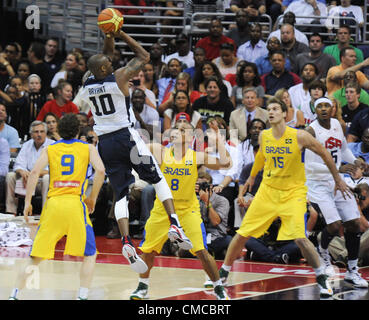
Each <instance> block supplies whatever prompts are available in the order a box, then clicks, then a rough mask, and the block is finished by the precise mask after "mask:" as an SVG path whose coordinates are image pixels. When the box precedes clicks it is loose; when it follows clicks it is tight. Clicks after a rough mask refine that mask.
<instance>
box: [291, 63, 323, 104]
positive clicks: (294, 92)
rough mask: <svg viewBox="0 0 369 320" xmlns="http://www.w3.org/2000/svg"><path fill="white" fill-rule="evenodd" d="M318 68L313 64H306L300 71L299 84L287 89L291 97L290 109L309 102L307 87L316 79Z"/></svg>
mask: <svg viewBox="0 0 369 320" xmlns="http://www.w3.org/2000/svg"><path fill="white" fill-rule="evenodd" d="M317 75H318V68H317V66H316V65H315V64H314V63H311V62H307V63H306V64H305V65H304V66H303V67H302V70H301V80H302V83H299V84H297V85H295V86H293V87H291V88H289V89H288V93H289V94H290V97H291V102H292V107H294V108H298V107H299V106H300V105H301V104H302V103H303V102H305V101H310V93H309V86H310V84H311V83H312V82H313V81H314V80H315V79H317Z"/></svg>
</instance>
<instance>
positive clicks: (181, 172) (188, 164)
mask: <svg viewBox="0 0 369 320" xmlns="http://www.w3.org/2000/svg"><path fill="white" fill-rule="evenodd" d="M161 171H162V173H163V175H164V177H165V179H166V181H167V183H168V185H169V187H170V189H171V191H172V195H173V200H174V207H175V208H176V213H177V215H178V218H179V221H180V223H181V226H182V227H183V230H184V231H185V233H186V235H187V237H188V238H189V239H190V240H191V242H192V244H193V248H192V249H191V252H192V253H195V252H197V251H199V250H203V249H204V248H206V249H207V246H206V231H205V227H204V223H203V221H202V219H201V214H200V203H199V200H198V199H197V197H196V193H195V185H196V181H197V162H196V152H195V151H194V150H192V149H190V148H189V149H187V151H186V154H185V156H184V157H183V158H182V159H181V160H180V161H178V160H176V159H174V155H173V149H172V148H171V147H168V148H165V153H164V158H163V161H162V165H161ZM169 226H170V222H169V219H168V215H167V213H166V211H165V208H164V206H163V204H162V202H161V201H160V200H159V199H158V198H157V197H156V199H155V202H154V207H153V209H152V210H151V212H150V217H149V219H148V220H147V222H146V225H145V232H144V239H143V240H142V241H141V243H140V247H139V248H140V249H141V251H142V252H146V253H149V252H152V251H156V252H158V253H160V252H161V249H162V247H163V245H164V243H165V242H166V241H167V240H168V229H169Z"/></svg>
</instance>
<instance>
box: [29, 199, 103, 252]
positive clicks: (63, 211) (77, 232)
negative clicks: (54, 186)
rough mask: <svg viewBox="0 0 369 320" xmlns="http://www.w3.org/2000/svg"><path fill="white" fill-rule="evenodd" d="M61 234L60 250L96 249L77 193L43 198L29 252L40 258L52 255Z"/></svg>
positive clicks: (84, 207) (89, 250)
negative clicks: (63, 241) (61, 245)
mask: <svg viewBox="0 0 369 320" xmlns="http://www.w3.org/2000/svg"><path fill="white" fill-rule="evenodd" d="M65 235H66V236H67V241H66V244H65V249H64V254H67V255H72V256H93V255H94V254H95V253H96V243H95V235H94V231H93V228H92V223H91V220H90V218H89V215H88V209H87V206H86V205H85V203H84V202H82V201H81V199H80V197H79V196H75V195H62V196H56V197H51V198H49V199H48V200H47V201H46V202H45V205H44V207H43V209H42V213H41V218H40V223H39V225H38V228H37V232H36V236H35V239H34V242H33V245H32V249H31V253H30V255H31V256H32V257H39V258H44V259H52V258H54V251H55V246H56V244H57V242H58V241H59V240H60V239H61V238H62V237H63V236H65Z"/></svg>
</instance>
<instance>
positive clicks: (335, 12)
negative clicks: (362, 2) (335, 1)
mask: <svg viewBox="0 0 369 320" xmlns="http://www.w3.org/2000/svg"><path fill="white" fill-rule="evenodd" d="M328 17H330V18H332V19H333V21H334V19H335V17H340V18H342V17H345V18H346V17H347V18H349V17H350V18H354V20H351V19H340V20H339V23H340V26H342V25H348V26H352V28H351V31H352V32H356V29H355V28H353V26H355V25H356V24H358V25H359V28H362V27H363V25H364V16H363V9H361V8H360V6H355V5H351V0H341V5H338V6H334V7H332V8H331V9H330V10H329V13H328ZM359 32H360V31H359Z"/></svg>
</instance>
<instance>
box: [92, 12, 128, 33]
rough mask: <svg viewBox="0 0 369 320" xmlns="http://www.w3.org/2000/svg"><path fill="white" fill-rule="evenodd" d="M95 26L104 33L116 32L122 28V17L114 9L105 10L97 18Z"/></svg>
mask: <svg viewBox="0 0 369 320" xmlns="http://www.w3.org/2000/svg"><path fill="white" fill-rule="evenodd" d="M97 25H98V26H99V28H100V29H101V31H102V32H104V33H109V32H117V31H118V30H119V29H120V28H122V26H123V15H122V13H121V12H120V11H118V10H117V9H114V8H106V9H104V10H103V11H101V12H100V13H99V15H98V17H97Z"/></svg>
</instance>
